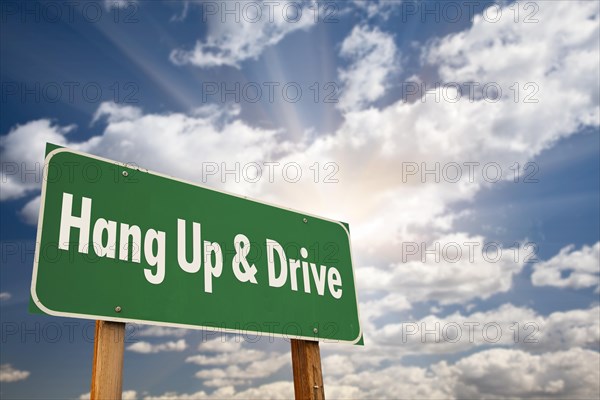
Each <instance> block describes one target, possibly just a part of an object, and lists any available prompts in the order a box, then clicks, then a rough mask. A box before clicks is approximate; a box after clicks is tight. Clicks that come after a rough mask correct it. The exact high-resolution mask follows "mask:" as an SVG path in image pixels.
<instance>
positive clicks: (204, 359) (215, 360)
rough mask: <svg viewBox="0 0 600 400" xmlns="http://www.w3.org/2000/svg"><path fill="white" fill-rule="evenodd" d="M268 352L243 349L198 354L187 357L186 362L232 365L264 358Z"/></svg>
mask: <svg viewBox="0 0 600 400" xmlns="http://www.w3.org/2000/svg"><path fill="white" fill-rule="evenodd" d="M265 357H266V353H265V352H263V351H259V350H251V349H243V350H237V351H235V352H225V353H221V354H218V355H215V356H206V355H204V354H198V355H196V356H191V357H188V358H186V359H185V362H188V363H194V364H197V365H231V364H246V363H250V362H253V361H259V360H264V359H265Z"/></svg>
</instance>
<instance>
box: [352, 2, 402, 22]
mask: <svg viewBox="0 0 600 400" xmlns="http://www.w3.org/2000/svg"><path fill="white" fill-rule="evenodd" d="M401 3H402V2H401V1H389V0H354V1H353V2H352V4H353V5H354V6H355V7H356V8H357V9H358V10H361V11H364V12H365V13H366V16H367V18H374V17H380V18H383V19H384V20H387V19H388V18H389V17H390V14H391V12H392V11H393V10H394V9H395V8H397V7H398V6H399V5H400V4H401Z"/></svg>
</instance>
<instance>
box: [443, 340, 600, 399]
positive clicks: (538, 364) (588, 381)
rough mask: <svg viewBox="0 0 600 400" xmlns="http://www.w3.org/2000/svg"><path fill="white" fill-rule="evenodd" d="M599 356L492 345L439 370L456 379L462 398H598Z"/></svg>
mask: <svg viewBox="0 0 600 400" xmlns="http://www.w3.org/2000/svg"><path fill="white" fill-rule="evenodd" d="M599 362H600V356H599V354H598V353H597V352H596V351H591V350H582V349H577V348H575V349H571V350H568V351H561V352H556V353H545V354H541V355H531V354H528V353H526V352H523V351H519V350H507V349H492V350H488V351H484V352H480V353H476V354H473V355H472V356H469V357H466V358H464V359H461V360H460V361H458V362H457V363H456V364H455V365H453V366H450V367H449V368H448V369H445V368H444V367H443V366H440V367H439V369H440V373H444V374H450V376H452V377H453V378H454V379H455V382H454V395H455V396H456V397H459V398H488V399H494V398H497V399H499V398H507V397H517V398H540V397H544V398H559V399H565V398H572V399H573V398H580V399H581V398H597V397H598V396H599V395H600V388H599V384H600V373H599V372H598V371H600V363H599Z"/></svg>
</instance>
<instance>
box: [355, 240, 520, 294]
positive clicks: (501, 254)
mask: <svg viewBox="0 0 600 400" xmlns="http://www.w3.org/2000/svg"><path fill="white" fill-rule="evenodd" d="M415 245H421V244H420V243H417V244H415ZM405 248H406V251H404V250H403V249H399V252H404V255H405V256H406V255H407V254H409V253H410V252H409V247H408V246H405ZM423 249H424V250H422V251H421V250H419V255H420V258H419V259H412V260H411V259H410V258H408V257H407V258H406V262H397V263H394V264H392V265H391V267H390V268H389V269H388V271H387V272H388V273H387V276H386V279H384V280H383V281H380V282H379V283H378V284H377V285H374V286H372V287H371V288H369V289H372V290H381V289H382V288H385V289H387V290H388V291H393V290H394V289H395V290H398V291H399V292H400V293H402V294H403V295H404V296H406V298H408V299H410V301H411V302H413V303H414V302H418V301H428V300H433V301H437V302H439V303H440V304H442V305H444V304H453V303H466V302H468V301H470V300H472V299H477V298H480V299H487V298H489V297H490V296H492V295H494V294H496V293H502V292H506V291H508V290H509V289H510V288H511V287H512V279H513V277H514V276H515V275H517V274H518V273H520V272H521V270H522V269H523V265H524V259H525V258H524V257H519V258H517V260H515V254H523V253H524V250H523V247H522V246H521V247H518V248H515V249H507V248H504V249H502V248H499V247H498V248H497V247H495V244H494V245H493V246H492V245H490V244H489V243H486V241H485V239H484V238H483V237H482V236H469V235H467V234H465V233H453V234H448V235H444V236H442V237H439V238H437V239H435V240H434V241H433V242H432V243H427V244H426V245H425V246H423ZM486 250H489V253H488V251H486ZM427 251H431V253H427ZM399 261H404V260H402V259H401V260H399ZM368 273H369V271H366V270H365V271H361V272H360V276H364V275H366V274H368Z"/></svg>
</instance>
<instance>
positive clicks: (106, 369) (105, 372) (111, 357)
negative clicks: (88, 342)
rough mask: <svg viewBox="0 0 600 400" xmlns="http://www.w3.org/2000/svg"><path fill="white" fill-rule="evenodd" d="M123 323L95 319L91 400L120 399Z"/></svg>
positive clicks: (123, 340) (123, 343)
mask: <svg viewBox="0 0 600 400" xmlns="http://www.w3.org/2000/svg"><path fill="white" fill-rule="evenodd" d="M124 346H125V324H124V323H123V322H110V321H96V334H95V338H94V363H93V365H92V387H91V390H90V397H91V400H115V399H117V400H120V399H121V395H122V380H123V350H124Z"/></svg>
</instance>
